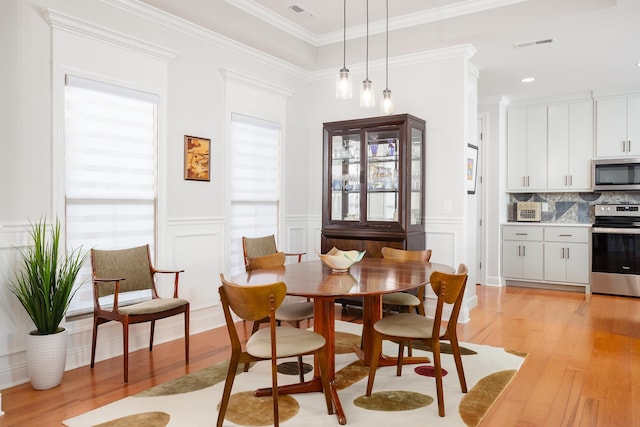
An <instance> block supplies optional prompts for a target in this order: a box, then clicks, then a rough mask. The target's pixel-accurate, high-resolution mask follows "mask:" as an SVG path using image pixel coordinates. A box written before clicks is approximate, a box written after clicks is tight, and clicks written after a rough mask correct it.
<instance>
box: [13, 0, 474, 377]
mask: <svg viewBox="0 0 640 427" xmlns="http://www.w3.org/2000/svg"><path fill="white" fill-rule="evenodd" d="M47 8H50V9H52V12H59V13H61V14H62V15H58V14H56V13H53V15H54V16H57V20H56V19H54V21H56V22H58V27H57V28H56V30H55V31H54V32H55V33H56V34H57V35H56V36H55V37H54V38H53V39H52V27H51V26H50V24H49V23H48V22H47V20H46V18H45V16H44V15H43V13H42V11H43V9H47ZM78 20H79V21H78ZM54 26H55V25H54ZM0 31H1V33H0V36H1V37H0V43H1V44H0V53H1V54H2V57H3V66H2V67H0V85H2V91H1V93H2V94H3V96H2V97H0V113H1V114H0V141H1V142H0V182H1V184H0V200H2V204H1V205H0V322H1V324H2V328H1V329H0V388H4V387H6V386H9V385H13V384H17V383H21V382H24V381H26V380H27V376H26V368H25V355H24V337H25V335H26V333H27V332H28V330H30V328H31V323H30V321H29V320H28V318H27V317H26V315H25V314H24V311H23V310H22V308H21V307H19V305H18V303H17V300H16V299H15V297H13V295H11V294H10V292H9V291H8V289H7V286H8V285H7V283H8V280H9V277H10V275H11V274H12V272H13V268H14V266H15V260H16V251H15V249H16V246H17V247H19V246H21V245H23V244H24V242H26V239H27V236H26V235H25V232H24V228H25V227H26V226H27V225H28V219H37V218H39V217H41V216H42V215H45V214H46V215H48V216H49V217H51V216H53V215H54V214H55V213H58V212H61V208H62V204H61V203H62V202H61V199H60V196H61V194H60V190H59V188H57V187H56V186H55V184H56V183H57V182H59V178H60V176H61V170H60V168H61V166H60V165H61V164H62V163H61V162H60V160H61V159H60V158H59V157H56V156H59V153H60V147H59V143H60V141H62V139H61V138H60V133H59V132H60V123H59V119H60V117H59V115H58V112H57V109H54V108H53V106H55V105H57V104H56V103H57V102H59V99H60V98H59V96H60V94H59V92H58V91H59V86H56V85H59V78H60V75H61V74H63V73H64V72H65V71H66V70H67V69H73V68H75V69H79V70H85V71H87V72H92V73H96V74H100V73H104V74H105V75H106V74H109V75H110V77H111V78H116V79H120V80H122V81H123V82H128V83H129V84H132V85H134V86H142V87H147V88H148V89H150V90H151V89H152V90H154V91H158V92H160V95H161V96H162V101H161V110H162V111H161V117H163V118H164V119H165V120H164V122H165V126H164V127H163V128H162V129H161V136H160V138H161V150H162V151H161V153H160V159H159V160H160V163H159V168H160V170H161V171H163V174H162V176H160V178H159V182H160V187H161V188H160V189H159V213H160V222H159V224H158V227H159V248H158V254H157V255H158V259H157V261H156V264H157V266H158V267H166V268H172V267H181V268H184V269H185V270H186V271H185V273H184V275H183V277H182V279H181V286H180V288H181V294H182V295H183V296H185V297H187V298H188V299H189V300H190V301H191V303H192V319H191V321H192V324H191V328H192V332H193V333H196V332H198V331H201V330H204V329H207V328H211V327H214V326H216V325H221V324H222V323H223V320H222V317H221V313H220V310H219V308H218V306H217V292H216V289H217V286H218V279H217V275H218V273H219V272H224V271H225V270H226V269H228V266H227V263H226V259H227V258H226V257H227V255H226V254H227V251H228V247H227V246H226V245H228V243H227V241H228V238H227V235H226V222H227V221H226V212H227V202H226V188H227V182H226V175H227V169H226V155H227V150H226V147H225V145H226V139H227V129H226V126H227V121H226V116H227V114H228V110H227V105H228V103H227V100H226V94H225V79H224V76H223V74H222V73H221V72H220V70H221V69H226V70H230V71H233V72H234V73H239V74H244V75H247V76H249V77H250V78H253V79H257V80H260V81H263V82H266V83H268V84H269V85H272V86H274V87H280V88H283V89H284V90H286V91H289V92H290V93H292V94H293V95H292V96H291V97H290V98H289V100H288V102H287V114H286V131H285V149H284V156H285V157H284V159H285V162H284V165H285V169H284V176H285V184H284V192H285V195H286V198H285V200H284V202H285V204H284V206H285V208H284V218H285V224H284V227H283V233H282V234H283V235H282V236H280V237H281V240H280V245H281V246H284V247H286V248H292V247H293V246H297V245H301V244H302V245H306V248H304V249H305V250H306V251H307V253H308V254H310V255H308V258H307V259H310V258H312V257H313V255H311V254H313V252H314V250H315V249H319V248H320V233H319V229H320V223H321V218H320V213H321V200H322V198H321V194H322V191H321V176H322V173H321V172H322V162H321V158H322V157H321V150H322V123H323V122H326V121H333V120H342V119H351V118H357V117H366V116H372V115H378V111H379V110H378V109H376V110H375V111H373V110H372V111H370V110H365V109H361V108H360V107H359V106H358V100H357V91H356V97H354V99H352V100H350V101H337V100H336V99H335V97H334V93H335V89H334V87H333V85H334V80H333V79H334V75H335V70H330V72H329V71H327V72H326V73H317V74H312V73H309V72H306V71H305V70H300V69H298V68H295V67H292V66H290V65H288V64H285V63H282V62H279V61H277V60H275V59H274V58H270V57H267V56H265V55H262V54H260V53H259V52H255V51H252V50H249V49H246V48H244V47H243V46H239V45H234V44H233V43H232V42H230V41H229V40H227V39H223V38H221V37H218V36H217V35H216V34H213V33H210V32H207V31H204V30H202V29H198V28H195V27H193V26H185V24H184V23H183V22H180V21H172V20H171V19H170V18H168V17H156V19H155V20H150V19H147V18H145V17H144V12H138V13H136V14H134V13H131V12H127V11H125V10H123V9H120V8H116V7H113V6H111V5H110V4H109V3H105V2H102V1H99V0H68V1H64V2H61V1H59V0H4V1H3V2H1V3H0ZM96 35H97V36H96ZM131 45H133V46H134V48H133V49H132V47H131ZM75 48H82V49H80V50H77V51H76V52H77V53H76V54H74V49H75ZM87 49H88V50H87ZM95 49H97V51H94V50H95ZM83 50H84V51H85V54H79V53H80V52H82V51H83ZM145 50H147V51H149V52H152V53H147V54H144V53H141V52H144V51H145ZM92 52H93V53H92ZM153 52H155V53H153ZM154 55H155V56H156V57H154ZM157 55H160V56H161V57H163V55H164V56H166V57H165V58H160V59H158V58H157ZM471 55H473V48H471V47H469V46H463V47H458V48H453V49H450V50H445V51H443V52H437V53H436V54H434V55H429V54H425V55H423V56H417V57H415V58H409V60H407V58H402V61H398V62H397V63H396V64H395V65H393V69H392V70H391V72H390V82H389V84H390V89H392V91H393V94H394V98H395V102H396V112H408V113H411V114H414V115H416V116H418V117H421V118H423V119H425V120H426V122H427V131H426V141H427V142H426V144H427V146H426V148H427V175H426V181H427V185H426V194H427V208H426V216H427V218H426V220H427V224H426V228H427V242H426V243H427V246H428V247H430V248H432V249H433V250H434V255H433V260H434V261H437V262H443V263H446V264H450V265H457V264H458V263H459V262H467V261H466V258H467V257H468V255H469V253H468V249H467V245H471V244H472V237H471V236H469V229H468V227H467V226H466V221H467V212H466V211H467V209H466V206H467V203H468V200H467V195H466V191H465V190H464V147H465V146H466V143H467V141H468V137H469V132H470V128H469V126H468V122H469V121H472V122H473V123H475V116H474V117H471V116H472V115H473V113H472V110H473V107H471V104H470V97H473V95H472V94H471V93H473V92H469V91H468V90H467V85H468V84H469V83H474V82H473V81H472V80H473V79H471V80H470V76H469V64H468V59H469V57H470V56H471ZM123 58H124V59H123ZM52 61H53V62H52ZM119 61H120V62H119ZM390 62H391V63H392V64H393V63H394V62H393V61H390ZM136 64H137V65H140V64H142V65H141V67H142V68H136V67H133V65H136ZM145 64H146V65H145ZM338 65H339V64H337V65H336V66H338ZM143 70H144V72H142V71H143ZM107 77H109V76H107ZM361 77H362V76H357V75H356V76H355V81H359V80H361ZM370 77H371V79H372V80H373V81H374V82H376V83H377V82H383V81H384V74H383V70H382V69H381V68H380V67H375V66H374V67H372V68H371V69H370ZM56 88H57V89H56ZM378 89H379V90H380V91H381V89H382V88H378ZM244 101H245V102H247V103H250V102H251V99H246V100H244ZM234 102H235V100H234ZM185 134H187V135H195V136H202V137H206V138H211V140H212V156H211V157H212V165H211V181H210V182H194V181H184V180H183V136H184V135H185ZM443 183H446V185H445V184H443ZM447 206H450V207H451V209H450V212H449V211H448V209H446V207H447ZM294 249H297V248H294ZM470 282H471V280H470ZM469 289H471V290H472V291H469V290H468V292H471V293H469V294H467V295H466V300H465V306H466V307H467V309H466V312H464V313H463V316H466V318H467V319H468V309H469V308H470V307H472V306H473V305H474V300H475V294H474V293H473V292H474V289H473V286H471V287H470V288H469ZM472 293H473V294H472ZM66 326H67V328H68V329H69V330H70V345H69V352H68V354H69V357H68V359H67V368H68V369H69V368H73V367H77V366H81V365H84V364H87V363H88V361H89V355H90V343H91V320H90V319H80V320H74V321H71V322H67V324H66ZM137 326H140V327H137ZM181 333H182V323H181V319H178V318H176V319H167V320H165V321H163V322H161V323H160V324H159V325H158V327H157V328H156V334H157V337H156V341H157V342H163V341H166V340H170V339H175V338H179V337H180V336H181ZM147 334H148V329H147V327H146V326H142V325H136V327H134V328H133V329H132V337H131V343H130V347H131V349H136V348H143V347H145V346H146V345H147ZM98 339H99V343H98V359H102V358H107V357H114V356H116V355H118V354H120V352H121V339H122V338H121V330H120V328H119V327H118V326H117V325H115V326H111V325H104V326H102V327H101V329H100V334H99V338H98Z"/></svg>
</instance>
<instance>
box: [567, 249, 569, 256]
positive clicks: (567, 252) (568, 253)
mask: <svg viewBox="0 0 640 427" xmlns="http://www.w3.org/2000/svg"><path fill="white" fill-rule="evenodd" d="M567 259H569V248H567Z"/></svg>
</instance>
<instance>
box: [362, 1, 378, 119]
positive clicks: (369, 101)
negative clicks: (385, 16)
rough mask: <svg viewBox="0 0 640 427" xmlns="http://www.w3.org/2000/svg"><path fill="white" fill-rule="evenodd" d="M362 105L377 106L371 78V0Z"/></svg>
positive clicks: (365, 106) (367, 106) (366, 106)
mask: <svg viewBox="0 0 640 427" xmlns="http://www.w3.org/2000/svg"><path fill="white" fill-rule="evenodd" d="M360 106H361V107H364V108H372V107H375V106H376V96H375V91H374V89H373V83H371V80H369V0H367V55H366V73H365V78H364V80H363V81H362V88H361V89H360Z"/></svg>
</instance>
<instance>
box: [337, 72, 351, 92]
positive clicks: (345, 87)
mask: <svg viewBox="0 0 640 427" xmlns="http://www.w3.org/2000/svg"><path fill="white" fill-rule="evenodd" d="M352 96H353V84H352V82H351V75H350V74H349V70H348V69H346V68H341V69H340V71H338V76H337V79H336V98H338V99H351V97H352Z"/></svg>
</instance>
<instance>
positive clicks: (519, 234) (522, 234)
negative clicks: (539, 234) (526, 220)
mask: <svg viewBox="0 0 640 427" xmlns="http://www.w3.org/2000/svg"><path fill="white" fill-rule="evenodd" d="M528 235H529V233H516V236H528Z"/></svg>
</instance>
